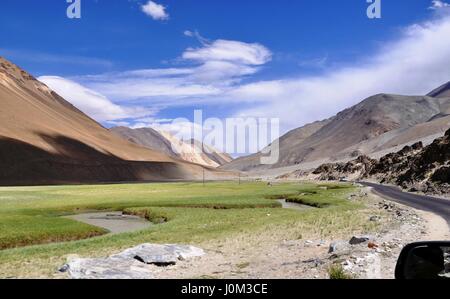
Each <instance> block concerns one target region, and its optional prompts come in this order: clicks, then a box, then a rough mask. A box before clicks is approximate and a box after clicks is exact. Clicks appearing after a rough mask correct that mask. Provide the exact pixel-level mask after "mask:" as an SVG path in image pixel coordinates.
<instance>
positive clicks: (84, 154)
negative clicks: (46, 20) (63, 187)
mask: <svg viewBox="0 0 450 299" xmlns="http://www.w3.org/2000/svg"><path fill="white" fill-rule="evenodd" d="M0 163H1V166H2V167H1V170H0V184H3V185H12V184H14V185H15V184H47V183H80V182H107V181H141V180H166V179H196V178H200V177H201V176H202V172H203V169H204V168H203V167H201V166H199V165H196V164H193V163H186V162H184V161H181V160H178V159H174V158H172V157H169V156H167V155H165V154H163V153H160V152H157V151H152V150H150V149H147V148H144V147H141V146H138V145H136V144H133V143H130V142H128V141H126V140H124V139H122V138H120V137H118V136H117V135H115V134H113V133H111V132H110V131H109V130H107V129H105V128H104V127H102V126H101V125H100V124H98V123H97V122H95V121H94V120H92V119H91V118H89V117H88V116H87V115H85V114H84V113H82V112H81V111H79V110H78V109H77V108H75V107H74V106H72V105H71V104H70V103H68V102H67V101H65V100H64V99H63V98H61V97H60V96H59V95H58V94H56V93H55V92H53V91H52V90H50V89H49V88H48V87H47V86H46V85H44V84H43V83H41V82H39V81H37V80H36V79H35V78H34V77H33V76H31V75H30V74H28V73H27V72H25V71H23V70H22V69H20V68H19V67H17V66H16V65H14V64H12V63H11V62H9V61H7V60H6V59H3V58H1V57H0ZM206 171H207V172H208V173H209V172H211V175H213V174H214V173H213V170H211V169H206Z"/></svg>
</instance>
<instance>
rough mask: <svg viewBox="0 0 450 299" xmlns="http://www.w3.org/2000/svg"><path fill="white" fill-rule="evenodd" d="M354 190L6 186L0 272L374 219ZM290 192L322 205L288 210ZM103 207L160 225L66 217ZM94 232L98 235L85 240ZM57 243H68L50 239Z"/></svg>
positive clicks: (34, 271)
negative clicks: (117, 227)
mask: <svg viewBox="0 0 450 299" xmlns="http://www.w3.org/2000/svg"><path fill="white" fill-rule="evenodd" d="M354 191H355V189H354V187H352V186H351V185H348V184H347V185H345V184H344V185H340V187H339V188H326V189H324V188H319V187H318V185H315V184H309V183H302V184H298V183H286V184H277V185H275V186H272V187H268V186H267V185H266V184H264V183H259V182H256V183H246V184H241V185H238V184H236V183H233V182H225V183H208V184H207V185H206V186H205V187H204V186H203V185H202V184H201V183H199V184H197V183H175V184H129V185H128V184H125V185H98V186H52V187H15V188H0V248H9V249H7V250H2V251H0V277H9V276H16V277H51V276H52V275H54V273H55V269H56V268H57V267H58V266H60V265H61V264H62V263H64V262H65V257H66V256H67V255H69V254H79V255H81V256H92V257H95V256H105V255H108V254H111V253H113V252H117V251H119V250H122V249H125V248H128V247H131V246H134V245H138V244H141V243H145V242H150V243H186V244H193V245H199V246H201V245H205V244H209V243H210V242H212V241H214V240H224V239H227V238H233V236H241V235H242V236H246V237H245V238H246V240H248V239H249V238H252V237H253V236H258V235H261V234H264V235H267V236H273V237H274V238H286V239H289V238H291V239H295V238H298V236H302V237H308V236H310V235H311V234H314V235H317V236H323V237H326V236H332V235H335V234H336V233H337V232H344V233H346V232H353V231H355V230H361V229H364V228H366V227H367V226H368V225H372V224H371V223H370V222H369V221H368V220H367V219H366V217H358V215H357V214H355V212H354V211H355V210H358V209H361V208H362V205H361V204H358V203H353V202H350V201H347V200H346V198H347V197H348V195H349V194H350V193H352V192H354ZM284 197H288V198H291V199H298V200H302V201H304V202H303V203H305V202H307V203H309V204H311V205H316V206H318V207H321V209H311V210H305V211H302V212H300V211H296V210H289V209H281V205H280V204H279V203H278V202H277V201H276V200H274V199H280V198H284ZM101 210H103V211H124V212H125V213H129V214H134V215H140V216H142V217H145V218H147V219H148V220H150V221H152V222H156V223H161V224H160V225H155V226H152V227H150V228H148V229H145V230H142V231H138V232H134V233H124V234H119V235H104V236H99V235H101V234H103V233H105V232H104V231H103V230H102V229H99V228H96V227H93V226H89V225H86V224H82V223H79V222H76V221H74V220H71V219H66V218H61V216H63V215H69V214H77V213H85V212H87V211H101ZM92 236H99V237H96V238H90V239H85V238H89V237H92ZM77 239H80V240H77ZM81 239H82V240H81ZM73 240H77V241H73ZM63 241H71V242H63ZM50 242H62V243H53V244H46V243H50ZM246 242H247V241H246ZM37 244H40V245H37ZM24 245H34V246H28V247H21V246H24ZM24 261H28V263H24Z"/></svg>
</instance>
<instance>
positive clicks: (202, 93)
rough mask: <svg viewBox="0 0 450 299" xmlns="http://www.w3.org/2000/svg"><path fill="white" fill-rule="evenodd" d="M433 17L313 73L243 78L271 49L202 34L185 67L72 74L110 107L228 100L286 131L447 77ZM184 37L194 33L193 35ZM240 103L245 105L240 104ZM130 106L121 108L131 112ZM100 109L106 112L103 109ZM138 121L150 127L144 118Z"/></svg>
mask: <svg viewBox="0 0 450 299" xmlns="http://www.w3.org/2000/svg"><path fill="white" fill-rule="evenodd" d="M442 11H445V10H442ZM433 18H434V19H432V20H431V21H428V22H424V23H420V24H414V25H412V26H409V27H407V28H405V29H404V30H403V31H401V32H399V34H398V36H397V37H396V38H395V41H392V42H387V43H385V44H384V45H383V46H382V47H380V48H378V49H375V50H372V51H370V52H369V51H368V52H367V53H366V55H365V56H366V57H367V58H366V59H364V60H355V61H353V62H351V63H349V64H347V65H346V66H343V67H340V68H333V69H328V68H327V67H326V65H327V64H326V65H324V68H323V72H322V74H321V75H316V76H300V75H299V76H291V77H289V78H283V79H277V80H268V81H256V82H252V83H244V82H245V81H244V78H248V77H249V76H251V75H253V74H255V73H257V72H258V71H260V69H261V68H262V67H263V66H264V65H265V64H266V63H268V62H269V61H270V60H271V58H272V53H271V52H270V50H269V49H267V48H266V47H264V46H263V45H260V44H257V43H244V42H239V41H226V40H216V41H212V42H211V41H208V40H206V39H204V40H203V42H202V46H200V47H198V48H189V49H187V50H186V51H185V52H184V53H183V54H182V56H181V60H180V61H179V62H181V65H183V63H184V64H185V65H184V66H180V64H179V65H178V66H177V67H174V68H165V69H143V70H134V71H129V72H120V73H106V74H101V75H96V76H82V77H78V78H74V80H75V81H77V82H79V83H81V84H82V85H84V86H86V87H88V88H90V89H92V90H95V91H97V92H99V93H100V94H101V95H104V96H105V97H107V98H108V99H110V100H111V101H112V102H114V103H116V104H114V105H117V104H122V103H125V102H126V103H127V104H126V105H129V104H130V103H133V104H134V105H138V106H147V107H148V106H152V107H155V108H158V109H163V108H166V107H173V106H179V105H185V106H188V105H195V104H197V103H211V104H214V103H220V104H222V105H223V104H229V105H230V106H231V107H232V108H234V109H235V110H236V109H237V110H238V112H237V113H236V115H238V116H243V115H245V116H253V117H269V118H271V117H278V118H280V119H281V124H282V128H283V131H285V130H287V129H292V128H294V127H298V126H301V125H303V124H305V123H308V122H311V121H315V120H318V119H323V118H327V117H330V116H333V115H334V114H336V113H337V112H339V111H341V110H343V109H345V108H348V107H349V106H351V105H354V104H356V103H358V102H360V101H361V100H362V99H365V98H367V97H369V96H371V95H374V94H377V93H396V94H409V95H412V94H416V95H423V94H426V93H427V92H429V91H431V90H432V89H434V88H436V87H437V86H439V85H440V84H442V83H444V82H447V81H449V80H450V68H449V67H448V66H449V65H450V43H449V42H448V37H449V36H450V15H449V14H440V15H437V14H435V15H434V16H433ZM185 35H188V36H193V37H196V36H197V33H195V32H191V31H189V32H186V33H185ZM68 99H69V100H70V98H69V97H68ZM242 103H244V104H247V105H246V106H245V107H249V106H250V107H251V108H240V107H242V105H241V104H242ZM74 104H76V102H74ZM119 107H121V106H119ZM122 109H123V108H122ZM112 110H114V109H112ZM129 112H130V111H126V113H122V114H126V115H131V114H132V113H129ZM98 114H100V115H101V118H102V119H106V118H107V116H106V113H105V114H103V113H100V111H99V112H98ZM116 114H120V113H117V112H116ZM138 114H140V113H136V115H138ZM102 115H103V116H102ZM135 118H139V116H135ZM140 124H141V125H143V126H148V124H149V122H146V121H141V122H140Z"/></svg>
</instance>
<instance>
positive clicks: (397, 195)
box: [360, 182, 450, 226]
mask: <svg viewBox="0 0 450 299" xmlns="http://www.w3.org/2000/svg"><path fill="white" fill-rule="evenodd" d="M360 183H361V184H363V185H365V186H369V187H372V188H373V191H374V192H375V193H377V194H378V195H380V196H382V197H384V198H386V199H389V200H392V201H395V202H398V203H401V204H404V205H407V206H410V207H413V208H416V209H419V210H423V211H428V212H432V213H434V214H436V215H439V216H441V217H442V218H444V219H445V220H447V223H448V224H449V226H450V200H447V199H442V198H436V197H432V196H425V195H417V194H412V193H407V192H403V191H401V190H400V189H399V188H396V187H392V186H385V185H379V184H374V183H367V182H360Z"/></svg>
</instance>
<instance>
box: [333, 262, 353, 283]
mask: <svg viewBox="0 0 450 299" xmlns="http://www.w3.org/2000/svg"><path fill="white" fill-rule="evenodd" d="M328 275H329V276H330V279H334V280H348V279H353V276H352V275H350V274H347V273H346V272H345V270H344V268H343V267H342V266H341V265H338V264H334V265H332V266H331V267H330V269H328Z"/></svg>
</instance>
